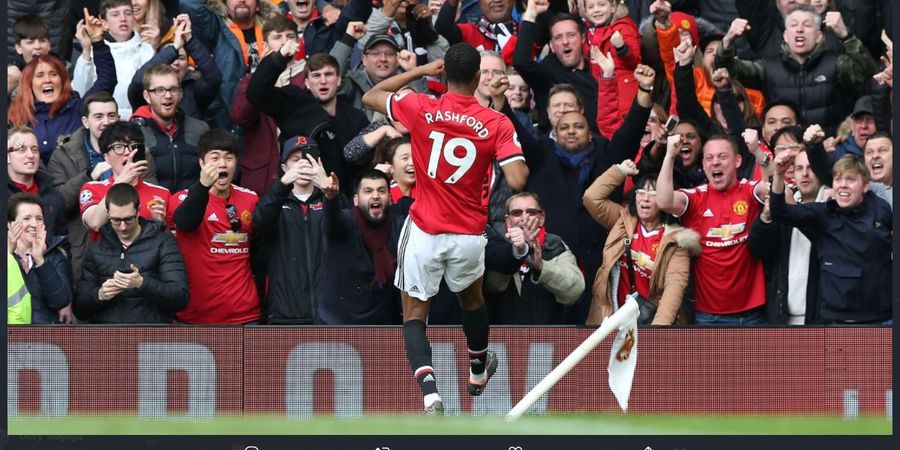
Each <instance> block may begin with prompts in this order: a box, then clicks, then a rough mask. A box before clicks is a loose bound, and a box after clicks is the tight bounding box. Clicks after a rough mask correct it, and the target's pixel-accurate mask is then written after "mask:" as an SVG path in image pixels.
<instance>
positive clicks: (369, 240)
mask: <svg viewBox="0 0 900 450" xmlns="http://www.w3.org/2000/svg"><path fill="white" fill-rule="evenodd" d="M313 166H314V168H315V169H316V171H317V172H318V173H319V176H318V177H316V183H317V184H318V185H319V186H321V188H322V190H323V191H325V220H324V223H323V228H324V230H325V245H326V247H327V248H328V251H327V252H325V270H324V272H325V273H326V274H327V275H326V276H325V277H323V280H322V284H321V290H320V291H319V308H318V316H319V319H320V320H321V322H322V323H324V324H326V325H398V324H400V319H401V317H402V316H401V315H400V291H398V290H397V288H396V287H394V270H395V269H396V259H397V256H396V252H397V245H398V241H399V237H400V227H401V226H402V225H403V221H404V220H405V219H406V216H407V215H408V213H409V204H410V203H411V200H410V199H409V198H408V197H406V198H405V199H404V200H401V202H402V203H401V204H398V205H397V206H391V195H390V186H389V181H388V177H387V175H386V174H385V173H384V172H382V171H380V170H376V169H367V170H366V171H364V172H363V173H362V174H361V175H360V179H359V182H358V183H357V186H356V193H355V194H354V195H353V208H350V209H341V206H340V201H339V199H338V196H339V194H340V191H339V180H338V178H337V177H336V176H335V175H334V173H332V174H331V177H330V178H326V177H325V171H324V169H322V168H321V167H320V166H319V165H318V163H314V164H313Z"/></svg>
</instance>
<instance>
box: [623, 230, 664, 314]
mask: <svg viewBox="0 0 900 450" xmlns="http://www.w3.org/2000/svg"><path fill="white" fill-rule="evenodd" d="M664 233H665V228H663V227H660V228H657V229H655V230H652V231H647V230H645V229H644V227H643V226H642V225H641V224H638V226H637V230H635V231H634V234H632V236H631V263H632V264H633V265H634V278H635V281H634V287H635V289H637V291H638V293H640V294H641V295H642V296H644V298H649V297H650V276H651V275H653V265H654V263H655V262H656V252H657V250H658V249H659V242H660V241H661V240H662V237H663V234H664ZM619 270H620V272H619V289H618V292H617V293H616V297H617V299H618V301H619V306H623V305H624V304H625V296H626V295H628V294H630V293H631V281H630V277H629V276H628V263H627V262H626V261H625V254H624V253H623V254H622V257H621V258H619Z"/></svg>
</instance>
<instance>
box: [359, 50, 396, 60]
mask: <svg viewBox="0 0 900 450" xmlns="http://www.w3.org/2000/svg"><path fill="white" fill-rule="evenodd" d="M366 55H368V56H375V57H379V56H387V57H388V58H393V57H395V56H397V52H395V51H393V50H382V51H380V52H379V51H375V50H369V51H367V52H366Z"/></svg>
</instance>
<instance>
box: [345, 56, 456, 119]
mask: <svg viewBox="0 0 900 450" xmlns="http://www.w3.org/2000/svg"><path fill="white" fill-rule="evenodd" d="M443 71H444V60H442V59H437V60H434V61H432V62H430V63H428V64H426V65H424V66H421V67H416V68H415V69H413V70H410V71H409V72H403V73H399V74H397V75H394V76H392V77H390V78H388V79H386V80H383V81H382V82H380V83H378V84H376V85H375V86H372V89H369V92H366V93H365V94H364V95H363V98H362V101H363V105H365V106H366V108H369V109H371V110H372V111H377V112H380V113H381V114H387V110H386V109H385V107H386V105H387V99H388V97H389V96H390V95H391V94H393V93H394V92H397V91H398V90H400V88H402V87H403V86H406V85H408V84H409V83H412V82H413V81H415V80H418V79H419V78H422V77H426V76H438V75H440V74H441V73H442V72H443Z"/></svg>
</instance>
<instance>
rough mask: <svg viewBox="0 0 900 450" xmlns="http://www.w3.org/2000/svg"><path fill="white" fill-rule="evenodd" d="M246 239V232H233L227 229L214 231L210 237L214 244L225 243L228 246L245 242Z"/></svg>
mask: <svg viewBox="0 0 900 450" xmlns="http://www.w3.org/2000/svg"><path fill="white" fill-rule="evenodd" d="M247 240H248V236H247V233H235V232H234V231H232V230H228V231H226V232H224V233H216V234H214V235H213V237H212V242H214V243H216V244H225V245H226V246H228V247H234V246H238V245H241V244H243V243H245V242H247ZM213 253H215V252H213Z"/></svg>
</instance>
